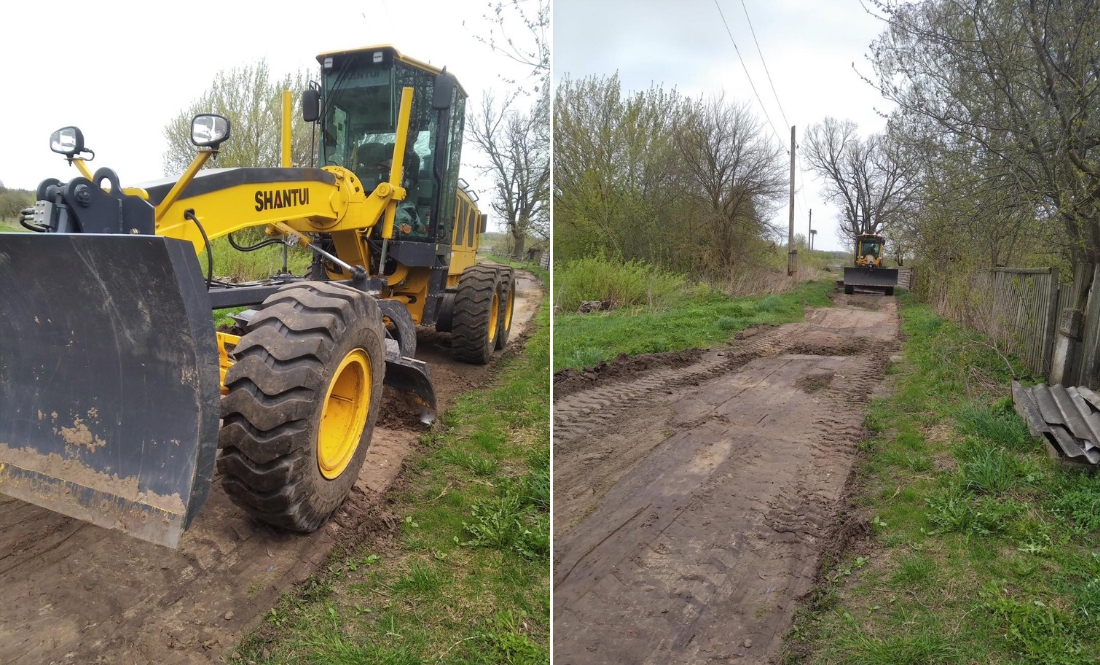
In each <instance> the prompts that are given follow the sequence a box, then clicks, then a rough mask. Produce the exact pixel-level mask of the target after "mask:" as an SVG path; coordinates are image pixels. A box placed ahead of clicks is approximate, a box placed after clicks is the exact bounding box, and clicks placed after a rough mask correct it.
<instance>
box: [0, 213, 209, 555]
mask: <svg viewBox="0 0 1100 665" xmlns="http://www.w3.org/2000/svg"><path fill="white" fill-rule="evenodd" d="M219 387H220V386H219V381H218V354H217V344H216V341H215V335H214V326H213V323H212V320H211V313H210V304H209V298H208V297H207V294H206V287H205V282H204V280H203V278H202V274H201V272H200V269H199V264H198V261H197V259H196V257H195V250H194V248H193V246H192V245H191V244H190V243H186V242H183V241H179V240H172V239H168V238H163V237H159V236H147V235H131V236H126V235H91V234H72V235H70V234H0V493H4V494H7V495H9V496H12V497H15V498H17V499H22V500H23V501H27V502H29V503H33V504H35V505H38V506H42V507H44V508H48V509H50V510H54V511H57V512H59V513H62V514H65V515H68V516H70V517H75V518H77V519H80V520H85V521H88V522H92V523H93V524H97V525H99V526H102V527H106V528H110V529H118V530H120V531H124V532H126V533H128V534H130V535H132V536H135V537H137V538H141V539H142V540H147V541H150V542H153V543H158V544H161V545H167V546H169V547H175V546H176V545H177V543H178V541H179V536H180V533H181V531H183V530H184V529H186V528H187V527H188V525H189V524H190V523H191V520H192V519H193V518H194V517H195V514H196V513H197V512H198V510H199V508H201V507H202V504H203V502H205V501H206V496H207V494H208V492H209V490H210V481H211V478H212V476H213V468H214V458H215V456H216V454H217V441H218V418H219V416H220V405H219Z"/></svg>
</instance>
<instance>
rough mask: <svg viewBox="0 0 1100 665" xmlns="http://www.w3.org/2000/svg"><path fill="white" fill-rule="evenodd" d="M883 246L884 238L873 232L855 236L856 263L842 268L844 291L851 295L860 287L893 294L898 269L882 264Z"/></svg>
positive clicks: (896, 283) (889, 294) (896, 282)
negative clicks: (885, 266)
mask: <svg viewBox="0 0 1100 665" xmlns="http://www.w3.org/2000/svg"><path fill="white" fill-rule="evenodd" d="M885 246H886V238H884V237H882V236H880V235H878V234H875V233H863V234H860V235H859V236H857V237H856V261H855V262H856V264H855V266H847V267H845V268H844V281H843V282H842V285H843V286H844V293H846V294H848V295H852V294H853V293H855V292H856V289H857V288H860V289H866V290H869V291H881V292H882V293H883V294H884V295H888V296H892V295H894V287H895V286H897V285H898V269H897V268H884V267H883V266H882V250H883V248H885Z"/></svg>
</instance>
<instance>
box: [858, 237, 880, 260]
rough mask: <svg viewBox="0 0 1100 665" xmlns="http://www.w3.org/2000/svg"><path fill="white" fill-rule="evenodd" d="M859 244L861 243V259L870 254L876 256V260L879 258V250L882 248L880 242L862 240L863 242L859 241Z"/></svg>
mask: <svg viewBox="0 0 1100 665" xmlns="http://www.w3.org/2000/svg"><path fill="white" fill-rule="evenodd" d="M859 243H860V251H859V255H860V256H861V257H864V256H867V255H868V254H870V255H871V256H874V257H875V258H876V259H877V258H878V253H879V248H881V247H882V243H881V242H879V241H878V240H861V241H859Z"/></svg>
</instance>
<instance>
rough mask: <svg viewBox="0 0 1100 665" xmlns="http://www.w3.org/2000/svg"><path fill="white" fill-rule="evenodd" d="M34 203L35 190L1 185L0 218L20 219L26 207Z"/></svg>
mask: <svg viewBox="0 0 1100 665" xmlns="http://www.w3.org/2000/svg"><path fill="white" fill-rule="evenodd" d="M32 205H34V192H31V191H29V190H25V189H6V188H4V187H3V186H0V219H3V220H14V219H18V218H19V216H20V213H21V212H22V211H23V209H24V208H27V207H29V206H32Z"/></svg>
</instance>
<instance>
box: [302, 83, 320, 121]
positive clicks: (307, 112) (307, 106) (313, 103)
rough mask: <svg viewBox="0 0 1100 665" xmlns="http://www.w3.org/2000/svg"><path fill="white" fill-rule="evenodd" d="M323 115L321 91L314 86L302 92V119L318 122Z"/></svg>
mask: <svg viewBox="0 0 1100 665" xmlns="http://www.w3.org/2000/svg"><path fill="white" fill-rule="evenodd" d="M320 117H321V93H320V92H319V91H317V90H315V89H313V88H307V89H306V90H305V91H304V92H303V93H302V120H305V121H306V122H317V119H318V118H320Z"/></svg>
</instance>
